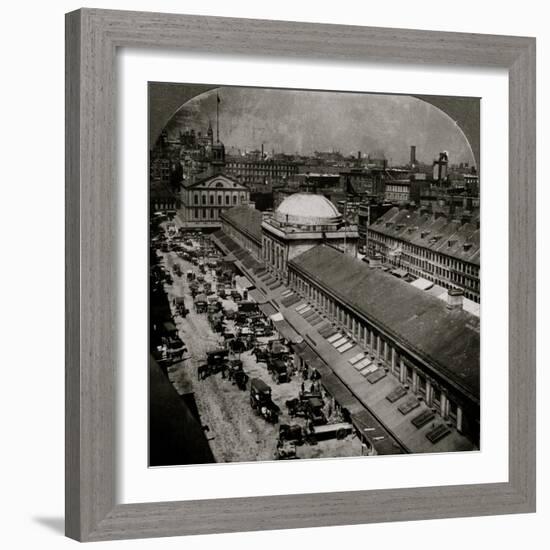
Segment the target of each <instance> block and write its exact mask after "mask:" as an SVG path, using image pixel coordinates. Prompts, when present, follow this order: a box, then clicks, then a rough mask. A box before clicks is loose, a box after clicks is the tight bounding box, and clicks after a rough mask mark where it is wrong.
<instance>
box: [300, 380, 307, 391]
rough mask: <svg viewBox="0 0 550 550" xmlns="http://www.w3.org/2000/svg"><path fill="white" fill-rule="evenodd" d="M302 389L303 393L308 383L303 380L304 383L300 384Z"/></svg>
mask: <svg viewBox="0 0 550 550" xmlns="http://www.w3.org/2000/svg"><path fill="white" fill-rule="evenodd" d="M300 387H301V389H302V393H304V392H305V391H306V385H305V384H304V383H303V382H302V385H301V386H300Z"/></svg>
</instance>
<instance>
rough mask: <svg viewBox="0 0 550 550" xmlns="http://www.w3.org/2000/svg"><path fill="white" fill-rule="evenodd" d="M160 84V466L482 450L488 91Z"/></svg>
mask: <svg viewBox="0 0 550 550" xmlns="http://www.w3.org/2000/svg"><path fill="white" fill-rule="evenodd" d="M148 96H149V112H148V114H147V115H148V120H149V151H148V153H149V164H148V167H149V220H148V223H149V352H150V357H149V396H148V398H149V462H148V463H149V466H150V467H155V466H178V465H186V464H207V463H230V462H253V461H273V460H294V459H323V458H348V457H350V458H351V457H371V456H377V455H402V454H421V453H450V452H475V451H479V450H480V449H481V448H482V442H481V441H480V301H481V296H480V192H479V189H480V182H479V172H480V162H481V161H482V160H481V159H480V98H476V97H451V96H422V95H414V94H411V95H402V94H399V95H398V94H379V93H357V92H347V91H338V92H336V91H319V90H294V89H272V88H252V87H235V86H224V85H219V84H204V85H203V84H200V85H199V84H184V83H182V84H179V83H162V82H149V89H148Z"/></svg>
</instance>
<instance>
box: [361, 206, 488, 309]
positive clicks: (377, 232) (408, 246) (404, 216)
mask: <svg viewBox="0 0 550 550" xmlns="http://www.w3.org/2000/svg"><path fill="white" fill-rule="evenodd" d="M367 233H368V248H369V249H368V253H369V255H370V256H373V255H375V254H380V255H381V256H382V260H383V263H384V264H388V265H390V266H393V267H396V268H400V269H403V270H405V271H407V272H409V273H410V274H411V275H414V276H416V277H422V278H423V279H427V280H428V281H431V282H433V283H436V284H438V285H439V286H442V287H443V288H446V289H451V288H458V289H461V290H462V291H463V292H464V296H466V297H467V298H468V299H470V300H473V301H474V302H477V303H479V301H480V283H479V265H480V230H479V211H476V212H470V211H467V210H462V211H457V210H455V211H454V212H453V213H452V212H451V211H450V210H448V211H444V210H441V211H433V212H430V211H429V209H427V208H418V209H412V208H410V207H408V208H407V207H401V208H398V207H394V208H392V209H391V210H389V211H388V212H387V213H386V214H384V215H383V216H381V217H380V218H378V220H376V222H374V223H372V224H371V225H370V226H369V227H368V230H367Z"/></svg>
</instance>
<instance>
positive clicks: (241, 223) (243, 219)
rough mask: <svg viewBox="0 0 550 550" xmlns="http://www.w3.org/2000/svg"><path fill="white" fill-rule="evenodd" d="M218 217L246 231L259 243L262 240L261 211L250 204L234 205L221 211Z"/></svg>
mask: <svg viewBox="0 0 550 550" xmlns="http://www.w3.org/2000/svg"><path fill="white" fill-rule="evenodd" d="M220 217H221V219H222V220H225V221H228V222H229V223H231V224H232V225H234V226H236V227H237V228H238V229H239V230H241V231H243V232H245V233H248V234H249V235H250V236H251V237H252V238H254V239H255V240H256V241H258V242H259V243H261V242H262V229H261V226H262V213H261V212H260V211H259V210H256V209H255V208H252V207H250V206H235V207H234V208H229V209H227V210H226V211H225V212H222V214H221V216H220Z"/></svg>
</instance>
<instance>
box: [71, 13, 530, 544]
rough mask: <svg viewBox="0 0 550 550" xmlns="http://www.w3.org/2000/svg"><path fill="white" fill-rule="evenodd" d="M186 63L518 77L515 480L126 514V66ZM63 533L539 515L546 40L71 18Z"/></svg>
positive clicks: (178, 18)
mask: <svg viewBox="0 0 550 550" xmlns="http://www.w3.org/2000/svg"><path fill="white" fill-rule="evenodd" d="M120 47H141V48H161V47H162V48H177V49H183V50H188V51H200V52H207V53H210V54H221V53H224V54H228V53H230V54H241V55H255V56H264V57H265V59H266V62H267V63H269V58H273V57H274V56H278V57H288V58H297V57H302V58H317V59H332V60H359V61H361V60H363V61H379V62H411V63H416V64H418V63H423V64H445V65H462V66H477V67H500V68H504V69H507V70H508V71H509V131H510V135H509V182H510V184H509V204H510V206H509V227H510V245H509V246H510V251H509V300H510V302H509V304H510V305H509V335H510V347H509V480H508V482H503V483H488V484H476V485H460V486H442V487H420V488H411V489H388V490H372V491H351V492H335V493H318V494H299V495H286V496H265V497H253V498H233V499H214V500H201V501H182V502H158V503H143V504H116V502H115V499H114V487H115V468H114V464H115V460H114V453H115V433H114V415H115V364H116V350H117V341H116V332H115V321H116V315H117V312H116V308H115V304H116V294H115V288H116V287H115V273H114V265H115V261H114V258H115V255H116V253H117V251H116V247H115V245H114V240H115V239H114V232H115V230H116V223H115V212H116V167H115V122H114V121H115V98H116V96H115V56H116V51H117V48H120ZM66 70H67V75H66V79H67V80H66V534H67V536H69V537H72V538H74V539H77V540H81V541H99V540H110V539H124V538H137V537H158V536H171V535H190V534H203V533H204V534H206V533H221V532H235V531H251V530H262V529H290V528H298V527H315V526H329V525H351V524H360V523H371V522H385V521H403V520H420V519H429V518H445V517H459V516H480V515H489V514H491V515H492V514H510V513H526V512H533V511H535V39H534V38H522V37H515V36H491V35H480V34H461V33H460V34H459V33H444V32H431V31H419V30H402V29H384V28H369V27H357V26H341V25H327V24H310V23H296V22H283V21H267V20H266V21H264V20H247V19H231V18H218V17H202V16H191V15H173V14H161V13H141V12H124V11H110V10H95V9H82V10H78V11H75V12H72V13H69V14H68V15H67V16H66Z"/></svg>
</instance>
